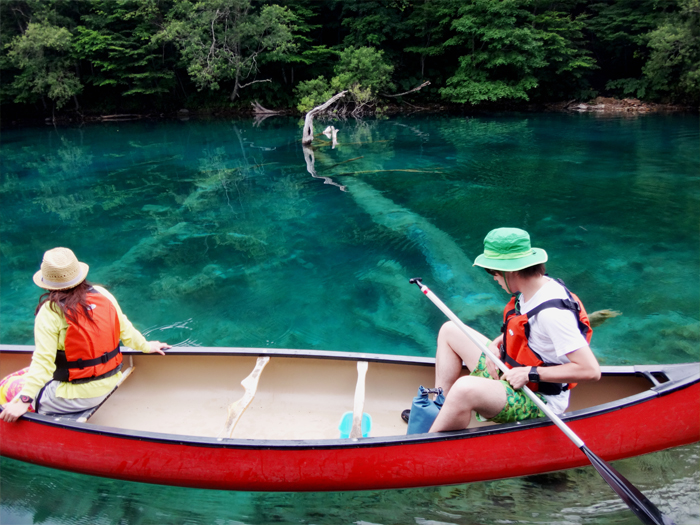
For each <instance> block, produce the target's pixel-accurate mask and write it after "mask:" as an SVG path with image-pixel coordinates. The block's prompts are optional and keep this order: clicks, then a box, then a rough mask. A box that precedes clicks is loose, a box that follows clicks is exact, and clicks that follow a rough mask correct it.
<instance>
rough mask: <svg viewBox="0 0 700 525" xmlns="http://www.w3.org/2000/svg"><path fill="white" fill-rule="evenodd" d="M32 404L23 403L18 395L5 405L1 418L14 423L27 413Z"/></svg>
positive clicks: (0, 413) (0, 414)
mask: <svg viewBox="0 0 700 525" xmlns="http://www.w3.org/2000/svg"><path fill="white" fill-rule="evenodd" d="M30 406H31V403H22V401H20V399H19V396H17V397H15V398H14V399H13V400H12V401H10V402H9V403H7V404H6V405H5V406H4V407H3V409H2V412H0V419H2V420H3V421H7V422H8V423H14V422H15V421H17V420H18V419H19V418H20V417H21V416H23V415H24V414H26V413H27V411H28V410H29V407H30Z"/></svg>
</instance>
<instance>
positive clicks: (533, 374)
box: [527, 366, 540, 383]
mask: <svg viewBox="0 0 700 525" xmlns="http://www.w3.org/2000/svg"><path fill="white" fill-rule="evenodd" d="M527 377H528V380H529V381H530V383H539V382H540V374H539V372H538V371H537V367H536V366H531V367H530V373H529V374H528V376H527Z"/></svg>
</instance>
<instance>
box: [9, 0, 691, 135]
mask: <svg viewBox="0 0 700 525" xmlns="http://www.w3.org/2000/svg"><path fill="white" fill-rule="evenodd" d="M0 39H1V42H0V44H1V46H2V52H1V54H0V74H1V75H2V77H1V82H0V110H1V111H2V117H3V120H4V121H6V120H7V119H10V118H19V117H25V118H26V117H42V118H46V117H54V118H56V117H60V116H69V117H70V116H72V117H76V118H80V117H83V116H85V115H96V114H109V113H129V112H134V113H139V114H161V113H170V112H175V111H178V110H180V109H189V110H194V111H201V112H211V113H216V112H220V111H249V110H250V109H251V103H252V102H253V101H257V102H258V103H259V104H261V105H262V106H264V107H265V108H270V109H284V110H294V111H298V112H302V113H303V112H306V111H308V110H309V109H311V108H313V107H315V106H317V105H319V104H321V103H323V102H324V101H325V100H327V99H328V98H330V97H331V96H332V95H334V94H335V93H338V92H339V91H343V90H347V91H348V95H347V96H346V97H344V99H343V104H344V105H345V107H346V108H348V107H349V108H350V109H351V110H352V111H353V114H355V115H361V114H363V113H378V112H379V113H380V112H382V111H385V110H386V108H387V107H388V106H392V107H397V106H405V107H406V108H407V109H408V108H411V107H414V106H416V105H422V106H426V105H429V104H436V105H454V106H456V107H460V106H463V107H465V108H473V107H486V108H499V107H517V106H518V105H524V104H543V103H552V102H557V101H569V100H577V101H586V100H590V99H593V98H595V97H596V96H606V97H616V98H637V99H640V100H642V101H649V102H661V103H667V104H677V105H687V106H693V107H697V106H698V104H699V103H700V0H600V1H595V0H593V1H580V0H562V1H551V0H199V1H196V0H0Z"/></svg>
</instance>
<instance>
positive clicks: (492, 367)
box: [486, 334, 503, 379]
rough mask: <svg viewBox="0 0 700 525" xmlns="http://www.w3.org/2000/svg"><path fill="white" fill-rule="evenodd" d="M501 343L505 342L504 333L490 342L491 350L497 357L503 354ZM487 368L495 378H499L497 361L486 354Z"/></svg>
mask: <svg viewBox="0 0 700 525" xmlns="http://www.w3.org/2000/svg"><path fill="white" fill-rule="evenodd" d="M501 343H503V334H501V335H499V336H498V337H497V338H496V339H494V340H493V341H491V342H490V343H489V350H491V353H492V354H494V355H495V356H496V357H500V355H501ZM486 370H487V371H488V373H489V375H490V376H491V377H492V378H493V379H499V377H498V374H499V369H498V366H496V363H494V362H493V361H491V359H489V357H488V356H486Z"/></svg>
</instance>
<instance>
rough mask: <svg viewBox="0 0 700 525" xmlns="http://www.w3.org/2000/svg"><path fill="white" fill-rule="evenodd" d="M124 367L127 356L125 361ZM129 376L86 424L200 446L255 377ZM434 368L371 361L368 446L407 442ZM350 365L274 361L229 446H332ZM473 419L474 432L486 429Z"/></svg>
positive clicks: (186, 366) (231, 367)
mask: <svg viewBox="0 0 700 525" xmlns="http://www.w3.org/2000/svg"><path fill="white" fill-rule="evenodd" d="M29 360H30V356H29V355H26V354H25V355H17V354H5V355H3V358H2V362H1V363H0V374H2V376H0V377H4V376H5V375H7V374H9V373H11V372H13V371H15V370H18V369H20V368H22V367H24V366H28V364H29ZM124 362H125V365H124V366H125V368H126V367H128V365H129V356H125V360H124ZM133 364H134V372H133V373H132V374H131V376H129V377H128V378H127V379H126V380H125V381H124V383H123V384H122V385H121V386H120V387H119V388H118V389H117V390H116V391H115V392H114V394H113V395H112V396H111V397H110V398H109V399H108V400H107V401H106V402H105V403H104V405H103V406H102V407H100V408H99V410H98V411H97V412H96V413H95V414H94V415H93V416H92V418H91V419H90V420H89V421H88V425H102V426H107V427H116V428H123V429H133V430H137V431H150V432H162V433H166V434H180V435H189V436H201V437H229V436H227V435H224V434H223V433H222V431H223V429H224V425H225V422H226V418H227V414H228V407H229V405H230V404H232V403H234V402H236V401H237V400H239V399H240V398H241V397H243V395H244V393H245V390H244V388H243V387H242V386H241V384H240V383H241V381H242V380H243V379H245V378H246V377H247V376H248V375H249V374H250V373H251V372H252V370H253V369H254V367H255V364H256V357H253V356H212V355H207V356H190V355H169V356H165V357H163V356H158V355H134V356H133ZM433 381H434V369H433V367H432V366H425V365H411V364H387V363H376V362H370V363H369V367H368V371H367V375H366V389H365V403H364V412H366V413H368V414H369V415H370V416H371V418H372V429H371V432H370V434H369V435H370V436H371V437H378V436H395V435H403V434H405V433H406V424H405V423H404V422H403V421H402V420H401V417H400V416H401V412H402V411H403V410H405V409H406V408H410V406H411V401H412V399H413V397H414V396H415V395H416V393H417V390H418V386H419V385H423V386H426V387H432V386H433ZM356 383H357V362H356V361H347V360H334V359H315V358H291V357H272V358H271V359H270V362H269V363H268V364H267V366H266V367H265V369H264V370H263V372H262V374H261V375H260V380H259V383H258V388H257V392H256V394H255V397H254V399H253V400H252V402H251V403H250V405H249V406H248V408H247V410H246V411H245V412H244V413H243V415H242V416H241V418H240V420H239V421H238V424H237V425H236V427H235V429H234V431H233V433H232V435H231V436H230V437H233V438H238V439H273V440H277V439H291V440H317V439H337V438H338V437H340V433H339V430H338V425H339V423H340V420H341V417H342V415H343V414H344V413H345V412H348V411H352V410H353V403H354V397H355V385H356ZM650 386H651V385H650V383H649V381H647V380H646V379H644V378H641V377H623V376H605V377H603V379H601V381H599V382H597V383H592V384H582V385H579V386H578V387H577V388H575V389H574V390H573V391H572V395H571V404H570V406H569V411H571V410H576V409H581V408H586V407H590V406H594V405H598V404H601V403H606V402H610V401H613V400H616V399H620V398H623V397H627V396H631V395H634V394H637V393H640V392H643V391H645V390H647V389H648V388H649V387H650ZM489 424H491V423H480V422H477V421H476V420H475V419H472V423H471V424H470V427H472V426H482V425H489Z"/></svg>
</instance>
